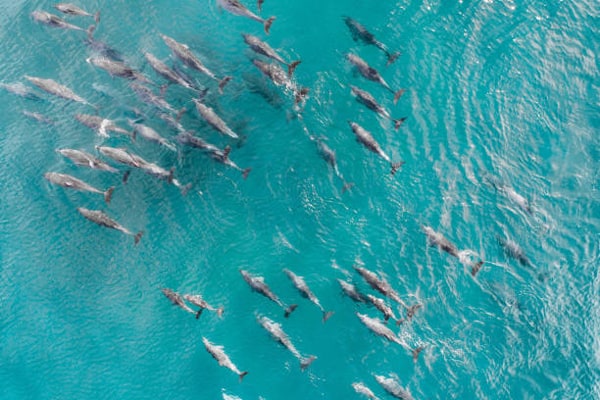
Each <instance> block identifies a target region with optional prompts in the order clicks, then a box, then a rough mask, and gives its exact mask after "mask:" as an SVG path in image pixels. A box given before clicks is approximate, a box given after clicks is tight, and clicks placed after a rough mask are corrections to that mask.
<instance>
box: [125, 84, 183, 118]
mask: <svg viewBox="0 0 600 400" xmlns="http://www.w3.org/2000/svg"><path fill="white" fill-rule="evenodd" d="M129 87H130V88H131V90H133V91H134V92H135V94H137V95H138V97H139V98H140V100H142V101H143V102H144V103H146V104H149V105H151V106H154V107H156V108H158V109H159V110H162V111H168V112H170V113H173V114H176V116H177V117H176V120H179V118H181V116H182V115H183V113H184V112H186V111H187V110H186V109H185V107H183V108H182V109H181V110H175V109H174V108H173V106H171V105H170V104H169V103H168V102H167V101H166V100H165V99H163V98H162V97H160V96H157V95H156V94H154V93H153V92H152V90H150V89H149V88H148V87H146V86H144V85H140V84H139V83H135V82H133V83H131V84H130V85H129Z"/></svg>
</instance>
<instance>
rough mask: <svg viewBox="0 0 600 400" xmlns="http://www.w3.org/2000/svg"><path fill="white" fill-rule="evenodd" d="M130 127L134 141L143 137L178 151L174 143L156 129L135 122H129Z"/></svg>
mask: <svg viewBox="0 0 600 400" xmlns="http://www.w3.org/2000/svg"><path fill="white" fill-rule="evenodd" d="M129 125H130V126H131V127H132V128H133V132H132V134H131V137H132V138H133V139H134V140H135V139H136V137H137V136H141V137H143V138H144V139H147V140H149V141H151V142H156V143H158V144H160V145H161V146H164V147H166V148H167V149H169V150H171V151H176V150H177V149H176V148H175V145H174V144H173V143H171V142H169V141H168V140H167V139H165V138H164V137H162V136H161V135H160V134H159V133H158V132H156V131H155V130H154V129H152V128H150V127H149V126H146V125H143V124H140V123H137V122H134V121H132V120H130V121H129Z"/></svg>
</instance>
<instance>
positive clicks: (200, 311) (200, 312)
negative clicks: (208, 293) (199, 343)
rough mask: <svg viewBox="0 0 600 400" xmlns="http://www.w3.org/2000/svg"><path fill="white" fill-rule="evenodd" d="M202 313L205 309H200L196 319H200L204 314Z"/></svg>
mask: <svg viewBox="0 0 600 400" xmlns="http://www.w3.org/2000/svg"><path fill="white" fill-rule="evenodd" d="M202 311H204V308H201V309H199V310H198V311H197V312H196V319H198V318H200V315H201V314H202Z"/></svg>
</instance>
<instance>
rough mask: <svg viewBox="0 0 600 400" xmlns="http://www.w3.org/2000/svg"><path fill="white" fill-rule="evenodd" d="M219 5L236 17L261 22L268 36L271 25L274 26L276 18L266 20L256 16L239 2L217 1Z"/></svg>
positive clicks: (229, 0) (237, 0)
mask: <svg viewBox="0 0 600 400" xmlns="http://www.w3.org/2000/svg"><path fill="white" fill-rule="evenodd" d="M217 4H218V5H220V6H221V7H223V8H224V9H225V10H227V11H229V12H230V13H232V14H234V15H239V16H242V17H246V18H250V19H252V20H254V21H257V22H260V23H261V24H263V26H264V28H265V33H266V34H267V35H268V34H269V29H271V24H273V21H275V17H270V18H268V19H266V20H265V19H262V18H261V17H259V16H258V15H256V14H254V13H253V12H252V11H250V10H248V9H247V8H246V6H244V5H243V4H242V3H240V1H239V0H217ZM261 4H262V2H261ZM259 9H260V7H259Z"/></svg>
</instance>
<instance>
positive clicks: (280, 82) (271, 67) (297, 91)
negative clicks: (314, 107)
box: [252, 59, 309, 104]
mask: <svg viewBox="0 0 600 400" xmlns="http://www.w3.org/2000/svg"><path fill="white" fill-rule="evenodd" d="M252 63H253V64H254V65H255V66H256V68H258V69H259V70H260V72H262V73H263V74H264V75H266V76H267V77H268V78H269V79H271V81H273V83H274V84H275V85H276V86H283V87H285V88H286V89H288V90H290V91H291V92H292V93H293V94H294V103H295V104H298V103H299V102H301V101H302V100H304V99H305V98H306V96H307V95H308V92H309V89H308V88H306V87H303V88H298V86H297V85H296V84H295V83H294V82H293V81H292V80H291V79H290V77H289V76H288V74H287V73H286V72H285V71H284V70H283V69H281V67H280V66H279V65H277V64H273V63H265V62H262V61H260V60H256V59H254V60H252Z"/></svg>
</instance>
